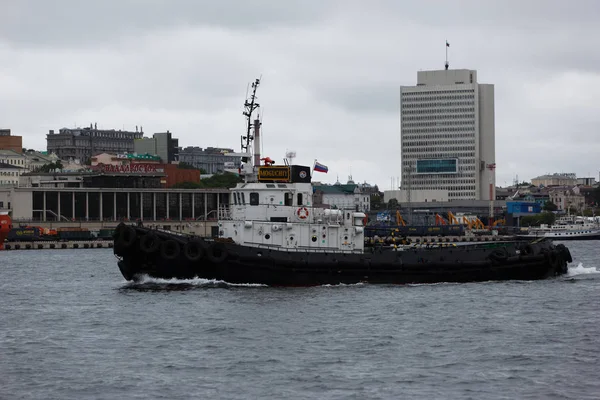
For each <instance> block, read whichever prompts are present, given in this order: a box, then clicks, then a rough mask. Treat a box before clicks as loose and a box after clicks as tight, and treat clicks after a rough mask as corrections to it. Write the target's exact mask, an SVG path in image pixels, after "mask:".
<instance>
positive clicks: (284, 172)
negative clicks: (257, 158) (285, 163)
mask: <svg viewBox="0 0 600 400" xmlns="http://www.w3.org/2000/svg"><path fill="white" fill-rule="evenodd" d="M258 179H260V180H274V181H289V179H290V168H289V167H261V168H259V170H258Z"/></svg>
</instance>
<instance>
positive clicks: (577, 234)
mask: <svg viewBox="0 0 600 400" xmlns="http://www.w3.org/2000/svg"><path fill="white" fill-rule="evenodd" d="M517 236H518V237H519V238H522V239H539V238H546V239H553V240H598V239H600V224H598V222H597V221H594V222H590V221H586V220H584V219H578V218H575V217H571V216H565V217H561V218H559V220H558V221H557V222H556V223H555V224H552V225H549V224H542V225H540V226H538V227H531V228H529V229H528V232H527V233H526V234H521V235H517Z"/></svg>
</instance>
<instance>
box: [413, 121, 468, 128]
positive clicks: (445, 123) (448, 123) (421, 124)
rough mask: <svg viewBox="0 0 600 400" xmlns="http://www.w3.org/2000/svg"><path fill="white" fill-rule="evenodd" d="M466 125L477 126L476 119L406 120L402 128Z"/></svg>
mask: <svg viewBox="0 0 600 400" xmlns="http://www.w3.org/2000/svg"><path fill="white" fill-rule="evenodd" d="M464 125H471V126H475V121H474V120H470V121H469V120H465V121H462V120H460V121H439V122H406V123H404V121H403V122H402V128H404V127H405V126H406V127H407V128H417V127H429V128H432V127H446V126H464Z"/></svg>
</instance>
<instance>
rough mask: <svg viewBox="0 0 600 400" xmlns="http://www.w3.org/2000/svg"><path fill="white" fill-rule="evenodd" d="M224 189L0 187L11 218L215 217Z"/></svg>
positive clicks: (2, 204)
mask: <svg viewBox="0 0 600 400" xmlns="http://www.w3.org/2000/svg"><path fill="white" fill-rule="evenodd" d="M228 202H229V190H228V189H225V188H224V189H156V188H134V189H123V188H83V187H77V188H48V187H33V188H0V209H4V210H8V211H9V212H10V214H11V217H12V219H13V221H15V223H16V222H18V221H23V222H27V223H29V222H57V223H59V222H61V223H62V222H102V221H103V222H112V223H113V224H114V223H115V222H118V221H136V220H141V221H147V222H156V221H215V220H216V219H217V214H218V213H217V210H218V209H219V206H220V205H221V204H228Z"/></svg>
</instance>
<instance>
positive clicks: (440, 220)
mask: <svg viewBox="0 0 600 400" xmlns="http://www.w3.org/2000/svg"><path fill="white" fill-rule="evenodd" d="M435 224H436V225H448V223H447V222H446V220H445V219H444V217H442V216H441V215H440V214H437V213H436V214H435Z"/></svg>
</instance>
